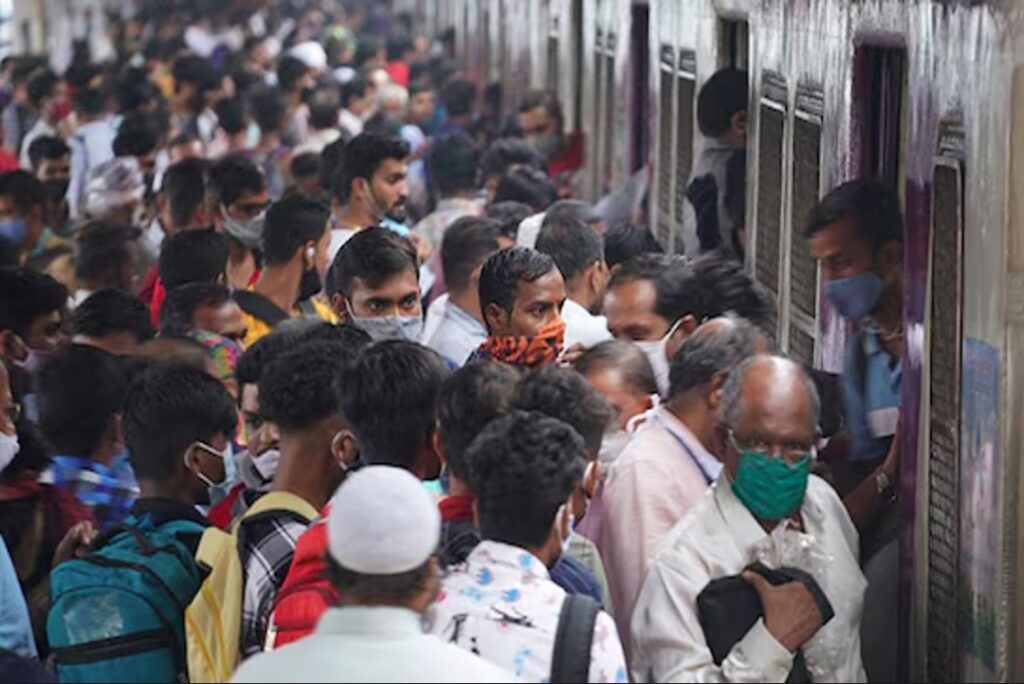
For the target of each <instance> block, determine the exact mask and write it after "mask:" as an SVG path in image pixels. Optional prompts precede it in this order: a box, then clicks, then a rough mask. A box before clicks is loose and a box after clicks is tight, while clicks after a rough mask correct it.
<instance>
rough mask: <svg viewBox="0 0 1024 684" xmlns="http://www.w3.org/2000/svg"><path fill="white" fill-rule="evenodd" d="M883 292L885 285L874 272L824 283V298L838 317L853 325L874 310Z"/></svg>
mask: <svg viewBox="0 0 1024 684" xmlns="http://www.w3.org/2000/svg"><path fill="white" fill-rule="evenodd" d="M883 290H885V283H884V282H883V281H882V278H881V276H879V275H878V274H877V273H875V272H874V271H866V272H864V273H860V274H858V275H855V276H850V277H849V278H840V279H838V280H830V281H828V282H827V283H825V296H826V297H828V299H829V301H830V302H832V306H834V307H835V308H836V310H837V311H838V312H839V315H840V316H842V317H843V318H845V319H846V320H848V321H853V322H855V323H856V322H857V321H860V320H861V319H863V318H864V317H865V316H867V315H868V314H869V313H871V312H872V310H874V308H875V305H876V304H877V303H878V298H879V297H881V296H882V291H883Z"/></svg>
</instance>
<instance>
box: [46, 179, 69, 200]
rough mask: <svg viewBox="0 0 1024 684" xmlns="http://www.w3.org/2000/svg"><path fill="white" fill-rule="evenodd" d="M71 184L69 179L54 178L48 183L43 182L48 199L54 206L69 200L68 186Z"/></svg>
mask: <svg viewBox="0 0 1024 684" xmlns="http://www.w3.org/2000/svg"><path fill="white" fill-rule="evenodd" d="M70 183H71V181H70V180H68V179H67V178H53V179H50V180H48V181H43V189H44V190H45V191H46V197H47V199H49V200H50V201H51V202H53V203H54V204H60V203H61V202H63V201H64V200H65V198H67V195H68V185H69V184H70Z"/></svg>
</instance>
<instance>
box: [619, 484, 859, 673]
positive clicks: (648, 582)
mask: <svg viewBox="0 0 1024 684" xmlns="http://www.w3.org/2000/svg"><path fill="white" fill-rule="evenodd" d="M800 513H801V517H802V518H803V525H804V530H805V532H806V534H807V535H809V536H810V537H811V538H812V540H813V543H814V545H815V546H814V547H813V548H815V549H816V550H817V553H818V555H819V557H823V558H828V559H829V560H828V564H827V569H826V570H825V572H817V573H813V574H815V579H816V580H817V581H818V583H819V585H820V586H821V589H822V591H823V592H824V593H825V595H826V596H827V597H828V599H829V601H830V602H831V603H832V607H833V609H834V610H835V617H833V618H832V620H831V621H830V622H829V623H828V624H827V625H825V626H824V627H823V628H822V629H820V630H819V631H818V633H817V634H815V635H814V637H812V638H811V639H810V641H808V642H807V643H806V644H804V646H803V651H804V658H805V659H806V662H807V667H808V671H809V672H810V674H811V678H812V679H813V681H815V682H863V681H866V675H865V673H864V666H863V664H862V662H861V653H860V621H861V610H862V607H863V602H864V590H865V587H866V586H867V583H866V581H865V580H864V576H863V574H861V571H860V566H859V564H858V562H857V554H858V551H857V548H858V547H857V545H858V539H857V530H856V529H855V528H854V526H853V523H852V522H851V521H850V517H849V515H848V514H847V513H846V508H845V507H844V506H843V502H842V501H841V500H840V499H839V497H838V496H837V495H836V493H835V491H834V490H833V489H832V487H830V486H829V485H828V484H827V483H825V481H824V480H821V479H819V478H817V477H814V476H813V475H812V476H811V478H810V482H809V483H808V486H807V494H806V495H805V497H804V503H803V506H802V507H801V509H800ZM766 537H767V535H766V534H765V532H764V530H763V529H762V528H761V526H760V525H759V524H758V523H757V521H756V520H755V519H754V517H753V516H752V515H751V514H750V512H749V511H748V510H747V509H746V507H744V506H743V504H742V503H741V502H740V500H739V499H737V498H736V496H735V495H734V494H733V493H732V487H731V486H730V485H729V480H728V478H727V477H725V476H724V475H723V477H722V478H720V479H719V480H718V483H717V484H716V485H715V486H714V488H713V489H712V490H711V491H710V492H708V494H707V495H706V496H705V497H703V498H702V499H701V500H700V501H699V502H698V503H697V504H696V505H695V506H694V507H693V508H692V509H691V510H690V512H689V513H688V514H687V515H686V517H685V518H683V520H681V521H680V522H679V524H678V525H676V527H675V528H674V529H673V530H672V532H670V533H669V535H668V536H667V537H666V538H665V541H664V543H663V545H662V546H661V548H660V549H659V551H658V553H657V554H656V556H655V558H654V560H653V561H652V562H651V565H650V569H649V570H648V573H647V577H646V578H645V580H644V584H643V588H642V589H641V591H640V597H639V599H638V600H637V605H636V611H635V612H634V613H633V621H632V628H631V632H632V640H633V641H632V643H633V649H632V663H631V665H632V671H633V676H634V678H635V680H636V681H638V682H722V681H730V682H783V681H785V680H786V677H787V676H788V674H789V671H790V669H791V668H792V666H793V654H791V653H790V652H789V650H788V649H786V648H785V647H783V646H782V645H781V644H780V643H779V642H778V641H776V639H775V638H774V637H773V636H772V635H771V634H770V633H769V632H768V630H767V628H766V627H765V623H764V620H763V619H761V620H758V621H757V622H756V623H755V624H754V626H753V627H752V628H751V629H750V631H749V632H747V634H746V636H744V637H743V638H742V639H741V640H740V641H739V642H737V644H736V645H735V646H733V649H732V651H730V652H729V655H728V656H727V657H726V658H725V660H724V661H723V662H722V664H721V667H719V666H717V665H715V664H714V661H713V660H712V657H711V651H710V649H709V648H708V646H707V642H706V641H705V638H704V632H703V630H702V628H701V625H700V621H699V619H698V616H697V596H698V594H700V592H701V591H702V590H703V589H704V587H706V586H707V584H708V582H710V581H711V580H713V579H718V578H720V577H728V576H731V575H737V574H739V573H740V572H742V571H743V568H745V567H746V566H747V565H748V564H749V563H750V562H751V561H752V560H753V558H752V554H751V551H752V549H753V547H754V546H755V545H756V544H758V543H759V542H761V541H763V540H765V538H766ZM805 569H807V568H805ZM823 575H824V576H823Z"/></svg>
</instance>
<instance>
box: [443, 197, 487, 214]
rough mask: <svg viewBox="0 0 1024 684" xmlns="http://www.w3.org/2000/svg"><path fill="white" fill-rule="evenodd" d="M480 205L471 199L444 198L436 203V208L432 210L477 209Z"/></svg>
mask: <svg viewBox="0 0 1024 684" xmlns="http://www.w3.org/2000/svg"><path fill="white" fill-rule="evenodd" d="M479 207H480V203H479V202H478V201H477V200H476V199H473V198H471V197H445V198H444V199H440V200H438V201H437V208H436V209H435V210H434V211H435V212H438V211H448V210H450V209H478V208H479Z"/></svg>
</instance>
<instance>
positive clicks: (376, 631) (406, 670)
mask: <svg viewBox="0 0 1024 684" xmlns="http://www.w3.org/2000/svg"><path fill="white" fill-rule="evenodd" d="M231 681H232V682H513V681H515V678H514V677H513V676H512V675H511V674H509V673H507V672H505V671H504V670H501V669H499V668H498V667H497V666H495V665H492V664H491V663H489V662H487V661H486V660H483V659H482V658H478V657H477V656H475V655H473V654H472V653H469V652H467V651H464V650H463V649H461V648H458V647H457V646H452V645H450V644H446V643H444V642H443V641H441V640H440V639H438V638H437V637H435V636H432V635H430V634H424V633H423V628H422V627H421V625H420V616H419V615H418V614H417V613H414V612H412V611H411V610H407V609H404V608H385V607H372V608H354V607H353V608H332V609H330V610H328V611H327V612H326V613H324V615H323V617H321V618H320V622H319V624H318V625H317V628H316V632H315V633H314V634H312V635H310V636H308V637H306V638H305V639H302V640H300V641H296V642H295V643H292V644H288V645H287V646H284V647H283V648H279V649H277V650H275V651H268V652H266V653H261V654H259V655H256V656H253V657H252V658H250V659H248V660H247V661H245V662H244V663H242V665H241V666H240V667H239V668H238V670H237V671H236V672H235V675H234V676H233V677H232V678H231Z"/></svg>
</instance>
